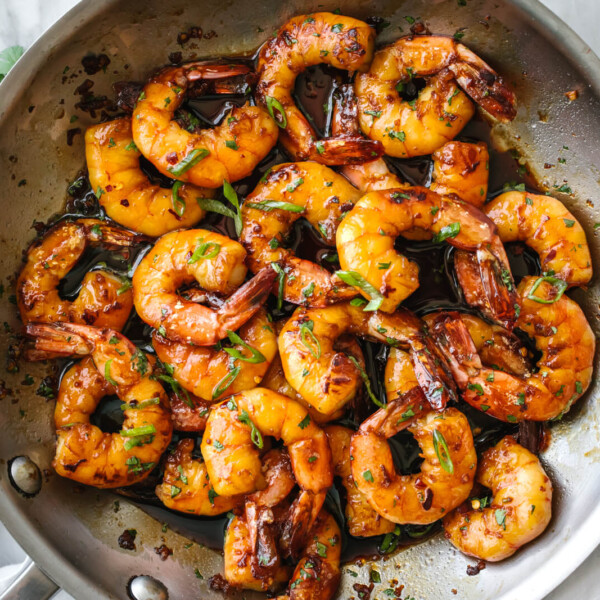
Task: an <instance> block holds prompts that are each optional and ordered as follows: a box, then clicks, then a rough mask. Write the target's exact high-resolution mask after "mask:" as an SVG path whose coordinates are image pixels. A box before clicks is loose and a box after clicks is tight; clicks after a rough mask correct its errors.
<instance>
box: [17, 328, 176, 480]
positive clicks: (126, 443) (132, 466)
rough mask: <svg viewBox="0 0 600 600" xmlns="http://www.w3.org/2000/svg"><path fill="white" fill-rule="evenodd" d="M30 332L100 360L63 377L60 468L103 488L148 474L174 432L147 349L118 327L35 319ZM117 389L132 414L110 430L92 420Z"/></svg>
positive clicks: (56, 348)
mask: <svg viewBox="0 0 600 600" xmlns="http://www.w3.org/2000/svg"><path fill="white" fill-rule="evenodd" d="M26 332H27V335H29V336H30V337H32V338H33V339H34V340H35V344H36V347H37V348H38V349H39V350H41V351H46V352H52V353H54V354H61V355H63V356H91V359H92V360H93V363H92V361H91V360H89V359H88V360H85V359H84V361H83V362H80V363H78V364H76V365H75V366H74V367H72V368H71V369H70V370H69V371H68V372H67V373H66V375H65V377H64V378H63V380H62V382H61V386H60V390H59V396H58V399H57V406H56V411H55V415H54V418H55V424H56V427H57V434H58V444H57V447H56V456H55V458H54V462H53V466H54V468H55V469H56V472H57V473H58V474H59V475H61V476H63V477H66V478H68V479H74V480H75V481H78V482H80V483H85V484H87V485H93V486H95V487H99V488H114V487H120V486H125V485H131V484H133V483H137V482H139V481H141V480H142V479H145V478H146V477H147V476H148V474H149V473H150V471H151V470H152V469H153V468H154V467H155V466H156V465H157V464H158V461H159V459H160V456H161V454H162V453H163V452H164V451H165V450H166V449H167V446H168V445H169V442H170V441H171V433H172V425H171V420H170V418H169V409H168V400H167V395H166V394H165V391H164V390H163V388H162V386H161V385H160V383H158V382H157V381H156V380H155V379H153V378H152V377H151V375H152V366H151V364H150V363H149V361H148V359H147V357H146V355H145V354H144V353H143V352H141V351H140V350H138V349H137V348H136V347H135V346H134V345H133V344H132V343H131V342H130V341H129V340H128V339H127V338H125V337H124V336H122V335H121V334H120V333H117V332H116V331H114V330H111V329H97V328H95V327H89V326H87V325H76V324H73V323H53V324H41V323H30V324H29V325H27V328H26ZM102 379H104V381H102ZM115 392H116V394H117V395H118V396H119V398H120V399H121V400H122V401H123V405H122V406H121V408H122V410H123V412H124V415H125V420H124V421H123V425H122V429H121V431H120V432H119V433H105V432H103V431H101V430H100V429H99V428H98V427H96V426H95V425H92V424H91V423H90V416H91V415H92V414H93V412H94V411H95V410H96V408H97V406H98V404H99V402H100V400H101V399H102V398H103V396H105V395H107V394H110V393H115Z"/></svg>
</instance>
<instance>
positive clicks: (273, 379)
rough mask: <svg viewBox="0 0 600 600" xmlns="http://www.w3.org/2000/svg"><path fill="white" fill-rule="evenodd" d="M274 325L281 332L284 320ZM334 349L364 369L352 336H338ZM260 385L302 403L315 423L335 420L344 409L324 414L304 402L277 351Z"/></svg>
mask: <svg viewBox="0 0 600 600" xmlns="http://www.w3.org/2000/svg"><path fill="white" fill-rule="evenodd" d="M276 325H277V327H276V329H275V331H277V333H281V330H282V329H283V326H284V325H285V322H283V321H280V322H278V323H277V324H276ZM334 349H335V350H337V351H339V352H343V353H344V354H346V355H347V356H353V357H354V358H355V359H356V360H357V361H358V364H359V365H360V367H361V368H362V369H363V370H364V369H365V358H364V356H363V352H362V349H361V347H360V344H359V343H358V341H357V340H356V338H355V337H354V336H351V335H347V336H346V335H342V336H340V337H339V338H338V339H337V341H336V343H335V346H334ZM261 386H262V387H266V388H267V389H269V390H273V391H274V392H278V393H279V394H283V395H284V396H287V397H288V398H291V399H292V400H296V402H299V403H300V404H302V406H304V408H306V410H307V411H308V414H309V415H310V418H311V419H312V420H313V421H314V422H315V423H316V424H317V425H323V424H324V423H328V422H330V421H337V420H338V419H341V418H342V417H343V416H344V412H345V411H344V409H340V410H339V411H337V412H334V413H333V414H331V415H324V414H322V413H320V412H319V411H318V410H315V409H314V408H313V407H312V406H310V404H308V402H306V400H305V399H304V398H303V397H302V396H301V395H300V394H299V393H298V392H297V391H296V390H295V389H294V388H293V387H292V386H291V385H290V383H289V382H288V380H287V379H286V378H285V373H284V372H283V366H282V364H281V357H280V356H279V353H277V356H276V357H275V359H274V360H273V362H272V363H271V366H270V367H269V370H268V371H267V373H266V375H265V376H264V378H263V380H262V381H261Z"/></svg>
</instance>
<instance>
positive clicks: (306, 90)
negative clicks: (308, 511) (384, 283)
mask: <svg viewBox="0 0 600 600" xmlns="http://www.w3.org/2000/svg"><path fill="white" fill-rule="evenodd" d="M345 82H347V75H346V74H345V73H340V72H339V71H336V70H334V69H331V68H330V67H327V66H317V67H313V68H311V69H309V70H307V71H306V72H305V73H303V74H301V75H300V76H299V78H298V81H297V86H296V92H295V97H296V101H297V103H298V105H299V106H300V107H301V108H302V109H303V110H304V111H305V113H306V114H307V115H308V116H309V117H310V118H311V121H312V122H313V124H314V125H315V128H316V129H317V131H318V132H319V134H321V135H327V134H328V132H329V127H330V118H331V117H330V114H331V107H332V93H333V91H334V90H335V88H336V87H337V86H338V85H340V84H342V83H345ZM417 89H418V82H417V85H416V86H415V88H414V90H412V92H413V93H416V91H417ZM410 92H411V90H409V93H410ZM245 99H246V98H245V96H244V95H241V94H237V95H236V94H233V95H227V96H223V95H220V96H211V95H204V96H201V97H197V98H194V99H192V100H190V101H189V102H187V104H186V106H185V109H187V110H188V111H189V113H190V114H191V115H193V117H192V121H194V120H195V122H197V123H199V124H206V123H209V124H210V123H212V124H216V123H218V122H219V121H220V120H221V119H222V118H223V116H224V115H225V114H226V113H227V111H228V109H229V108H230V107H231V106H232V105H234V104H237V105H241V104H243V103H244V101H245ZM121 106H123V104H121ZM460 139H463V140H466V141H468V140H469V139H476V140H481V141H485V142H486V143H487V144H488V146H489V150H490V185H489V189H490V190H495V192H492V193H491V194H490V196H491V197H493V196H495V195H496V194H498V193H500V192H501V191H502V186H503V184H505V183H506V182H514V184H523V183H524V182H525V181H526V180H525V179H524V175H525V174H524V173H523V172H522V168H521V169H519V166H518V164H517V163H516V161H515V160H514V158H513V157H511V156H510V155H509V154H506V153H498V152H496V151H495V150H494V148H493V146H492V145H491V143H490V139H489V127H488V125H487V124H486V123H485V122H484V121H483V120H481V119H480V118H477V117H476V118H475V119H473V120H472V121H471V122H470V123H469V124H468V125H467V127H466V128H465V129H464V131H463V132H462V135H461V136H460ZM387 160H388V164H389V167H390V169H392V170H394V171H395V172H397V173H398V174H399V175H400V176H401V178H402V179H404V180H407V181H409V182H411V183H413V184H415V185H429V183H430V182H431V171H432V164H431V159H430V158H428V157H425V158H414V159H410V160H398V159H387ZM286 161H289V157H287V156H286V155H285V153H284V152H283V151H281V150H280V149H278V148H275V149H274V150H273V151H272V152H271V153H270V154H269V155H268V156H267V157H266V158H265V159H264V160H263V161H262V163H261V164H260V165H259V167H258V168H257V169H256V171H255V173H253V174H252V175H251V176H250V177H247V178H245V179H244V180H242V181H239V182H237V183H236V184H235V185H234V188H235V189H236V192H237V193H238V196H239V197H240V198H243V197H245V196H246V195H247V194H248V193H249V192H250V191H251V190H252V189H253V188H254V187H255V186H256V184H257V183H258V180H259V179H260V178H261V177H262V175H263V174H264V173H265V172H266V171H267V170H268V168H269V167H271V166H273V165H276V164H279V163H281V162H286ZM141 164H142V168H143V169H144V171H145V172H146V174H147V175H148V176H149V177H150V178H151V179H153V180H155V181H160V182H162V184H163V185H170V183H169V181H168V180H167V179H166V178H164V177H163V176H162V175H160V174H159V173H157V172H156V170H155V169H154V168H153V167H152V165H150V164H149V163H148V162H147V161H144V160H142V161H141ZM527 183H528V184H530V182H527ZM215 194H217V195H216V196H215V197H216V198H217V199H222V198H221V196H220V191H219V190H215ZM69 195H70V198H69V201H68V203H67V210H66V214H67V215H69V216H87V217H90V216H102V217H104V215H103V214H102V210H101V209H100V208H99V206H98V203H97V200H96V198H95V196H94V194H93V191H92V190H91V187H90V185H89V182H88V180H87V177H86V176H85V175H82V176H81V177H79V178H78V179H77V180H76V181H75V182H74V183H73V184H72V185H71V187H70V188H69ZM202 227H203V228H207V229H212V230H214V231H218V232H220V233H223V234H225V235H228V236H230V237H233V238H235V231H234V227H233V223H232V221H231V219H228V218H226V217H222V216H220V215H216V214H209V215H207V217H206V219H205V220H204V221H203V222H202ZM289 244H290V246H291V247H292V248H293V249H294V251H295V252H296V254H297V255H298V256H300V257H301V258H306V259H308V260H312V261H314V262H317V263H319V264H321V265H322V266H323V267H325V268H327V269H329V270H330V271H333V270H336V269H338V268H339V263H338V262H337V254H336V252H335V248H331V247H329V246H327V245H325V244H324V243H323V242H322V240H321V238H320V237H319V236H318V235H317V234H316V232H315V231H314V230H313V229H312V227H310V226H309V225H308V224H307V223H306V222H304V221H302V220H300V221H297V222H296V224H295V227H294V230H293V232H292V235H291V236H290V240H289ZM397 245H398V249H399V250H401V251H402V252H403V253H404V254H405V255H407V256H408V257H409V258H411V259H412V260H414V261H415V262H417V263H418V264H419V267H420V287H419V289H418V290H417V291H416V292H415V293H414V294H412V296H410V297H409V298H408V299H407V301H406V302H405V306H406V307H407V308H410V309H411V310H413V311H415V312H416V313H417V314H419V315H424V314H427V313H429V312H432V311H434V310H439V309H453V310H469V309H468V308H467V307H466V306H465V305H464V303H463V301H462V297H461V294H460V291H459V289H458V287H457V285H456V282H455V279H454V276H453V272H452V266H453V258H452V256H453V250H452V248H450V247H449V246H447V245H438V244H433V243H431V242H409V241H406V240H398V242H397ZM148 248H149V245H147V244H146V245H141V246H139V247H137V248H133V249H126V250H125V251H122V252H121V253H115V252H107V251H105V250H102V249H90V250H89V251H87V252H86V253H85V255H84V256H83V258H82V260H81V261H80V263H79V264H78V265H77V267H76V268H75V269H74V270H73V271H72V272H71V273H70V274H69V275H68V276H67V277H66V278H65V280H64V281H63V282H62V283H61V287H60V291H61V294H63V295H64V296H65V297H70V296H71V297H72V296H74V295H76V294H77V292H78V290H79V285H80V282H81V279H82V278H83V275H84V274H85V272H87V271H88V270H90V269H91V268H95V267H99V266H101V265H102V266H108V267H109V268H111V269H113V270H114V271H115V272H117V273H119V274H121V275H123V276H129V277H130V276H131V274H132V273H133V270H134V269H135V265H136V264H137V262H138V261H139V259H140V258H141V256H143V254H144V253H145V252H146V251H147V250H148ZM507 251H508V256H509V259H510V262H511V267H512V269H513V273H514V275H515V278H516V279H517V280H519V279H520V278H521V277H523V276H525V275H528V274H537V273H539V263H538V262H537V258H536V257H535V255H533V254H532V253H531V252H530V251H529V250H528V249H527V248H526V247H525V246H523V245H521V244H511V245H509V247H508V248H507ZM294 308H295V307H294V306H293V305H291V304H287V303H284V306H283V308H282V310H281V311H278V310H277V309H276V307H275V299H274V298H271V299H270V300H269V309H270V311H271V313H272V314H273V316H274V318H275V319H279V318H285V317H286V316H289V315H290V314H291V313H292V312H293V310H294ZM124 334H125V335H126V336H127V337H129V338H130V339H131V340H132V341H133V342H134V343H136V344H137V345H139V346H140V347H142V348H143V349H144V350H146V351H152V347H151V342H150V334H151V329H150V328H149V327H148V326H147V325H145V324H144V323H143V322H142V321H141V320H140V319H139V317H138V316H137V315H136V314H133V315H132V316H131V318H130V319H129V321H128V323H127V325H126V327H125V329H124ZM361 343H362V345H363V350H364V353H365V358H366V361H367V371H368V374H369V376H370V378H371V381H372V383H373V390H374V392H375V394H376V395H378V396H379V397H383V396H384V390H383V371H384V368H385V362H386V360H387V348H384V347H381V346H379V345H377V344H372V343H370V342H361ZM70 364H72V362H71V361H70V362H69V363H64V362H63V363H62V365H60V367H62V368H60V370H61V371H62V372H64V370H65V369H66V368H67V367H68V366H69V365H70ZM366 403H367V400H365V399H364V398H362V399H361V400H359V401H358V402H357V403H355V406H354V407H353V409H352V410H351V411H350V413H349V416H348V418H347V419H346V423H347V424H349V425H353V424H358V423H359V422H360V421H361V419H362V418H363V417H364V415H365V413H366V414H368V413H369V412H372V410H373V409H374V407H373V406H367V404H366ZM119 406H120V401H119V400H118V399H117V398H116V397H107V398H105V399H104V400H103V401H102V402H101V404H100V406H99V408H98V410H97V411H96V413H95V415H94V416H93V418H92V422H93V423H94V424H96V425H98V426H100V427H101V428H102V429H103V430H104V431H118V430H119V429H120V428H121V421H122V419H123V416H122V411H121V410H120V408H119ZM460 408H461V410H463V411H464V412H465V414H466V415H467V417H468V419H469V421H470V423H471V426H472V428H473V431H474V432H475V440H476V445H477V449H478V451H482V450H484V449H485V448H486V447H489V446H490V445H492V444H494V443H496V442H497V441H498V440H499V439H500V438H501V437H502V436H504V435H506V434H507V433H512V434H515V435H516V434H520V435H521V441H522V442H526V443H527V445H528V446H529V447H530V448H531V449H534V450H535V449H536V447H537V445H538V441H539V436H540V428H539V426H538V425H537V424H527V425H521V426H520V427H519V426H518V425H511V424H505V423H502V422H500V421H497V420H496V419H493V418H491V417H488V416H486V415H485V414H484V413H481V412H479V411H477V410H475V409H472V408H471V407H469V406H468V405H466V404H465V403H461V406H460ZM183 436H184V437H196V438H197V437H198V436H194V435H193V434H189V433H186V434H183ZM178 439H180V438H179V435H178V434H177V433H176V434H175V436H174V438H173V444H175V443H176V442H177V441H178ZM390 443H391V446H392V450H393V453H394V457H395V461H396V464H397V466H398V468H399V470H400V471H402V472H403V473H411V472H417V471H418V470H419V467H420V462H421V460H420V459H419V457H418V447H417V445H416V443H415V442H414V440H413V439H412V437H411V436H410V435H409V434H408V433H406V432H404V433H400V434H398V435H397V436H395V437H394V438H392V439H391V440H390ZM197 445H198V446H199V443H198V444H197ZM160 478H161V472H160V470H159V469H157V470H156V471H155V472H154V473H152V475H151V476H150V477H149V478H148V479H147V480H145V481H144V482H142V483H140V484H138V485H135V486H131V487H129V488H123V489H121V490H118V493H120V494H122V495H124V496H127V497H128V498H129V499H130V500H131V501H133V502H134V503H136V504H137V505H138V506H140V508H142V509H143V510H145V511H146V512H147V513H149V514H150V515H152V516H153V517H155V518H156V519H158V520H160V521H161V522H165V523H167V524H168V525H169V527H170V528H171V529H172V530H174V531H176V532H178V533H181V534H182V535H185V536H187V537H189V538H190V539H191V540H194V541H195V542H197V543H201V544H204V545H206V546H209V547H212V548H214V549H217V550H221V549H222V547H223V534H224V531H225V527H226V524H227V521H228V517H227V516H223V517H217V518H203V517H194V516H190V515H186V514H183V513H177V512H175V511H171V510H169V509H166V508H165V507H164V506H163V505H162V504H161V503H160V501H159V500H158V499H157V498H156V496H155V494H154V488H155V486H156V484H157V483H158V482H159V481H160ZM327 505H328V508H329V509H330V510H331V511H332V512H333V514H334V515H335V516H336V517H337V518H338V520H340V522H343V506H344V490H343V488H342V486H341V485H337V483H336V487H335V489H334V490H332V491H331V492H330V494H329V495H328V499H327ZM438 530H439V523H436V524H434V525H433V526H429V527H411V526H405V527H401V528H400V531H399V534H398V535H397V536H394V539H393V542H392V546H391V547H392V548H396V547H398V546H404V545H407V544H413V543H416V542H419V541H421V540H423V539H425V538H427V537H429V536H431V535H433V534H434V533H435V532H437V531H438ZM382 542H383V538H382V537H377V538H370V539H364V540H361V539H356V538H351V537H350V536H349V535H345V540H344V552H343V556H342V560H343V562H346V563H347V562H351V561H353V560H356V559H357V558H359V557H366V556H372V555H376V554H379V553H381V546H382ZM388 542H389V540H388ZM388 551H389V550H388Z"/></svg>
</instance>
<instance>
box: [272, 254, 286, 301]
mask: <svg viewBox="0 0 600 600" xmlns="http://www.w3.org/2000/svg"><path fill="white" fill-rule="evenodd" d="M271 268H272V269H273V271H275V273H277V281H278V283H279V291H278V294H277V310H281V307H282V306H283V290H284V287H285V271H284V270H283V268H282V267H281V265H280V264H279V263H271Z"/></svg>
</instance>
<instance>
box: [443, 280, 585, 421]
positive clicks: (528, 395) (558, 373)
mask: <svg viewBox="0 0 600 600" xmlns="http://www.w3.org/2000/svg"><path fill="white" fill-rule="evenodd" d="M547 279H548V278H547V277H545V278H544V277H539V278H536V277H525V278H524V279H523V280H522V281H521V283H520V284H519V287H518V292H519V296H520V303H521V314H520V315H519V319H518V321H517V327H518V328H519V329H521V330H522V331H524V332H525V333H527V334H528V335H529V336H531V337H532V338H533V339H534V340H535V345H536V348H537V350H538V351H540V352H541V354H542V355H541V357H540V359H539V360H538V362H537V365H536V372H535V373H528V372H526V373H524V374H521V375H519V374H517V375H514V374H512V373H507V372H504V371H500V370H497V369H494V368H492V367H485V366H483V365H482V364H481V359H480V357H479V355H478V354H477V350H476V348H475V346H474V344H473V341H472V339H471V337H470V335H469V332H468V330H467V329H466V327H465V326H464V324H463V322H462V320H461V319H460V317H459V315H458V314H455V313H445V314H442V315H440V316H438V317H437V318H436V319H435V320H434V324H433V334H434V335H435V336H436V338H437V339H438V340H439V344H438V345H439V347H440V348H441V349H442V350H443V351H444V353H445V354H446V357H447V359H448V361H449V364H450V367H451V368H452V372H453V374H454V378H455V379H456V382H457V383H458V385H459V387H460V389H461V392H462V396H463V398H464V400H465V401H466V402H468V403H469V404H470V405H471V406H474V407H475V408H478V409H479V410H481V411H483V412H486V413H487V414H489V415H492V416H493V417H496V418H497V419H501V420H502V421H508V422H510V423H516V422H517V421H523V420H526V421H547V420H548V419H554V418H560V417H562V416H563V415H564V414H565V413H566V412H568V411H569V409H570V408H571V406H572V405H573V403H574V402H576V401H577V400H578V399H579V398H580V397H581V396H582V395H583V394H584V393H585V391H586V390H587V388H588V387H589V385H590V383H591V378H592V372H593V361H594V353H595V349H596V339H595V336H594V333H593V331H592V328H591V327H590V325H589V323H588V321H587V319H586V317H585V314H584V313H583V311H582V310H581V308H580V307H579V305H578V304H577V303H576V302H574V301H573V300H571V299H570V298H568V297H567V296H562V295H561V296H557V291H558V290H557V288H556V287H555V286H554V285H553V284H552V283H549V282H548V281H547ZM550 279H551V278H550ZM562 289H564V288H562Z"/></svg>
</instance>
